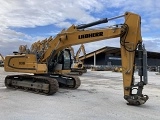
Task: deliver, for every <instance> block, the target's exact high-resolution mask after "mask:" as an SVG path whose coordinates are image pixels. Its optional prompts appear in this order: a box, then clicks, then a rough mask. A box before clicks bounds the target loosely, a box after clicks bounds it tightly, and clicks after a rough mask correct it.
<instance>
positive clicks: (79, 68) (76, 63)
mask: <svg viewBox="0 0 160 120" xmlns="http://www.w3.org/2000/svg"><path fill="white" fill-rule="evenodd" d="M69 49H70V52H71V55H72V57H73V66H72V68H71V71H72V72H78V73H79V75H82V74H83V73H86V72H87V69H86V68H85V67H84V65H83V62H82V61H80V60H79V56H80V53H81V51H82V52H83V56H85V55H86V51H85V47H84V45H83V44H81V46H80V47H79V49H78V51H77V52H76V55H74V49H73V47H71V46H70V47H69Z"/></svg>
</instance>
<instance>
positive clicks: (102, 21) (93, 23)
mask: <svg viewBox="0 0 160 120" xmlns="http://www.w3.org/2000/svg"><path fill="white" fill-rule="evenodd" d="M123 16H124V15H120V16H117V17H113V18H109V19H107V18H104V19H101V20H98V21H95V22H91V23H88V24H84V25H78V26H77V27H76V28H77V29H84V28H87V27H92V26H94V25H98V24H102V23H107V22H108V21H110V20H114V19H117V18H120V17H123Z"/></svg>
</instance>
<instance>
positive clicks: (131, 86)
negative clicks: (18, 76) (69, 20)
mask: <svg viewBox="0 0 160 120" xmlns="http://www.w3.org/2000/svg"><path fill="white" fill-rule="evenodd" d="M120 17H124V19H125V21H124V23H123V24H117V25H114V26H110V27H105V28H92V29H91V28H90V29H89V27H92V26H95V25H98V24H102V23H107V22H108V21H110V20H113V19H117V18H120ZM117 37H119V38H120V46H121V58H122V68H123V72H122V74H123V88H124V99H125V100H127V101H128V103H129V104H132V105H141V104H144V103H145V102H146V101H147V100H148V96H147V95H143V94H142V90H143V86H144V85H146V84H147V72H146V66H147V65H146V64H147V63H146V59H147V58H146V51H145V48H144V46H143V44H142V37H141V17H140V16H139V15H137V14H134V13H130V12H126V13H125V14H124V15H121V16H117V17H114V18H110V19H107V18H105V19H102V20H99V21H96V22H93V23H89V24H84V25H79V26H75V25H72V26H71V27H69V28H68V29H67V30H62V31H61V33H59V34H58V35H57V36H56V37H55V38H51V39H50V40H48V41H46V43H47V45H46V46H47V47H46V48H47V49H44V50H43V52H42V54H41V56H40V57H39V58H38V60H37V59H36V56H35V55H26V56H25V57H26V62H25V63H27V62H29V63H30V64H28V66H27V67H28V68H27V69H23V72H31V73H35V74H46V73H54V68H55V65H56V63H55V62H57V61H56V59H55V57H56V56H57V55H58V54H59V52H60V51H62V50H63V49H65V48H67V47H69V46H73V45H78V44H84V43H89V42H95V41H100V40H106V39H110V38H117ZM136 52H137V53H138V57H139V58H138V59H139V67H140V69H139V72H138V73H139V76H140V80H139V82H137V83H135V80H134V67H135V56H136ZM20 57H21V56H20ZM7 60H8V61H11V58H7ZM17 60H19V59H17ZM27 60H28V61H27ZM7 63H8V65H6V67H5V69H6V70H7V71H13V70H14V71H16V70H15V69H17V71H19V69H18V67H17V68H16V67H15V64H14V65H13V64H12V65H11V64H10V63H9V62H7ZM13 63H14V59H13ZM21 64H24V63H23V62H22V63H21ZM17 66H18V65H17ZM13 67H14V68H13ZM30 67H32V69H31V68H30ZM28 69H29V70H28ZM135 89H137V91H136V93H133V91H134V90H135Z"/></svg>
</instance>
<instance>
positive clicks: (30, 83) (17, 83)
mask: <svg viewBox="0 0 160 120" xmlns="http://www.w3.org/2000/svg"><path fill="white" fill-rule="evenodd" d="M5 86H6V87H7V88H13V89H20V90H24V91H29V92H34V93H38V94H45V95H52V94H54V93H56V92H57V91H58V88H59V86H58V82H57V80H56V79H54V78H50V77H45V76H34V75H8V76H7V77H6V78H5Z"/></svg>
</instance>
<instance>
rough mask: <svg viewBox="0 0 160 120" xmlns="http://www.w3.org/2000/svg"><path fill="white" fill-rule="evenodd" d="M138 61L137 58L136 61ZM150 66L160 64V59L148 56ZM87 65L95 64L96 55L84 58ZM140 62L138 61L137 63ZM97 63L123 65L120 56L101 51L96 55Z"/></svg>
mask: <svg viewBox="0 0 160 120" xmlns="http://www.w3.org/2000/svg"><path fill="white" fill-rule="evenodd" d="M137 62H138V61H137V60H136V63H137ZM147 63H148V66H160V59H153V58H148V61H147ZM84 64H85V65H94V56H93V57H90V58H87V59H85V60H84ZM137 64H138V63H137ZM96 65H121V58H120V56H115V55H112V54H109V55H108V54H107V55H105V53H100V54H98V55H96Z"/></svg>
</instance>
